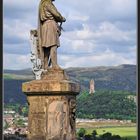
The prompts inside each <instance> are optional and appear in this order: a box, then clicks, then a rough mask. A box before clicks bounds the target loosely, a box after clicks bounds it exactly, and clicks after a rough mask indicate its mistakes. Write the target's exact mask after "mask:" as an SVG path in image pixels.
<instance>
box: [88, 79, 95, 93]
mask: <svg viewBox="0 0 140 140" xmlns="http://www.w3.org/2000/svg"><path fill="white" fill-rule="evenodd" d="M94 92H95V85H94V80H93V79H91V80H90V90H89V94H93V93H94Z"/></svg>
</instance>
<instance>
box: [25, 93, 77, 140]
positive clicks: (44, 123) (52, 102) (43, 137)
mask: <svg viewBox="0 0 140 140" xmlns="http://www.w3.org/2000/svg"><path fill="white" fill-rule="evenodd" d="M27 99H28V103H29V127H28V128H29V134H28V138H29V139H31V140H32V139H36V138H38V139H39V140H75V135H76V134H75V111H76V110H75V107H76V96H73V95H69V96H50V95H48V96H28V98H27Z"/></svg>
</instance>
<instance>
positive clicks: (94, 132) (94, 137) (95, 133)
mask: <svg viewBox="0 0 140 140" xmlns="http://www.w3.org/2000/svg"><path fill="white" fill-rule="evenodd" d="M96 135H97V132H96V130H93V131H92V138H93V140H96V139H97V138H96Z"/></svg>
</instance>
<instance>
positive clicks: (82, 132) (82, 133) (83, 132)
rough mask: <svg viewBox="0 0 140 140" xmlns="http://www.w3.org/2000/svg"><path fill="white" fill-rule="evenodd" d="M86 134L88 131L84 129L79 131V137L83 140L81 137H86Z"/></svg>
mask: <svg viewBox="0 0 140 140" xmlns="http://www.w3.org/2000/svg"><path fill="white" fill-rule="evenodd" d="M85 133H86V130H85V129H84V128H80V130H79V131H78V136H79V137H80V138H81V137H84V135H85Z"/></svg>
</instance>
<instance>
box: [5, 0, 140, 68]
mask: <svg viewBox="0 0 140 140" xmlns="http://www.w3.org/2000/svg"><path fill="white" fill-rule="evenodd" d="M39 1H40V0H11V1H9V0H4V1H3V3H4V5H3V6H4V14H3V16H4V21H3V22H4V23H3V30H4V38H3V43H4V44H3V47H4V48H3V50H4V51H3V65H4V69H24V68H30V67H31V65H32V64H31V62H30V42H29V31H30V30H31V29H36V28H37V22H38V4H39ZM54 4H55V5H56V7H57V9H58V11H60V13H62V15H63V16H64V17H65V18H66V20H67V21H66V22H65V23H64V24H63V28H64V30H65V31H64V32H62V35H61V37H60V41H61V47H59V48H58V63H59V65H60V66H61V67H63V68H67V67H94V66H115V65H120V64H136V59H137V57H136V54H137V52H136V51H137V46H136V45H137V44H136V43H137V41H136V35H137V29H136V18H137V15H136V13H137V9H136V7H137V3H136V0H87V1H86V0H56V1H55V2H54Z"/></svg>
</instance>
